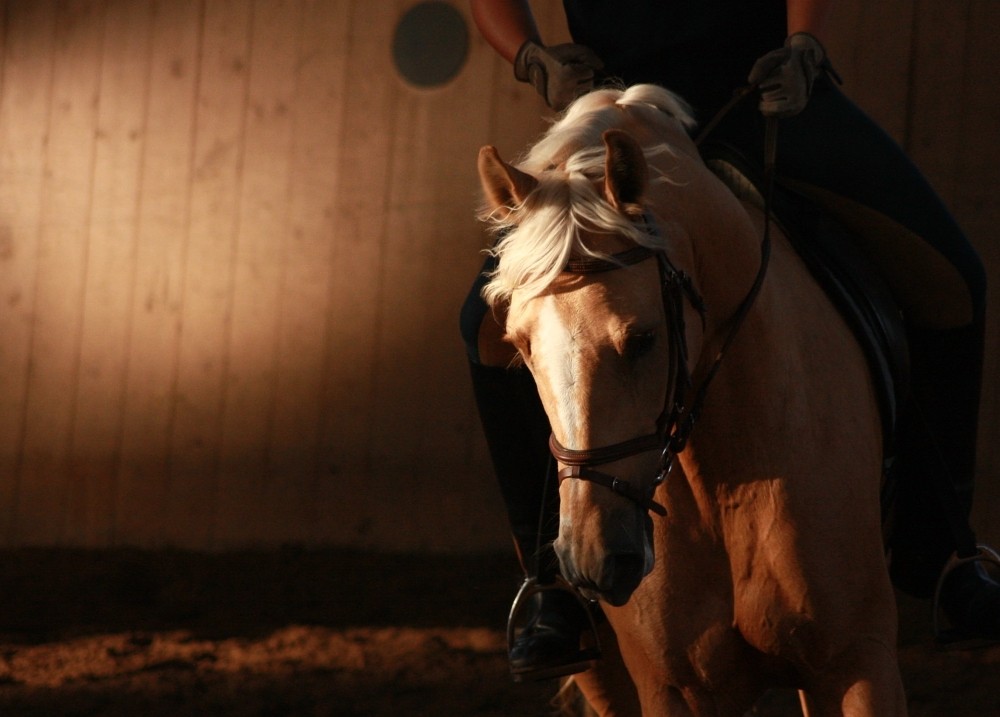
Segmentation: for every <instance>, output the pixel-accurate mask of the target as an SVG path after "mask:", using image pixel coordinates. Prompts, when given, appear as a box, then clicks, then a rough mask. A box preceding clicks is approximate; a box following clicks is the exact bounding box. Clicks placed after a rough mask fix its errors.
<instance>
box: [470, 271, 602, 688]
mask: <svg viewBox="0 0 1000 717" xmlns="http://www.w3.org/2000/svg"><path fill="white" fill-rule="evenodd" d="M482 285H483V275H482V274H480V276H479V277H478V278H477V281H476V282H475V284H474V285H473V287H472V291H471V292H470V294H469V296H468V298H467V299H466V302H465V305H464V306H463V308H462V317H461V323H462V327H461V328H462V335H463V338H464V339H465V343H466V348H467V352H468V357H469V368H470V374H471V378H472V387H473V393H474V396H475V399H476V406H477V408H478V410H479V416H480V420H481V422H482V426H483V431H484V434H485V436H486V442H487V446H488V448H489V452H490V458H491V461H492V463H493V467H494V470H495V472H496V477H497V481H498V483H499V486H500V493H501V495H502V497H503V500H504V504H505V506H506V508H507V516H508V518H509V520H510V526H511V534H512V536H513V538H514V545H515V549H516V551H517V555H518V559H519V560H520V562H521V567H522V568H523V569H524V573H525V576H526V577H530V578H533V579H535V580H537V581H538V582H539V583H540V584H542V585H546V584H551V583H552V582H554V580H555V579H556V576H557V575H558V571H559V566H558V564H557V561H556V558H555V552H554V551H553V549H552V541H553V540H555V538H556V534H557V531H558V526H559V513H558V505H559V504H558V493H557V490H558V484H557V480H556V477H555V471H554V468H555V466H554V463H553V461H552V459H551V457H550V455H549V451H548V437H549V423H548V418H547V417H546V415H545V411H544V409H543V408H542V405H541V401H540V400H539V398H538V391H537V389H536V388H535V383H534V380H533V379H532V377H531V374H530V372H529V371H528V370H527V369H525V368H524V367H511V366H510V359H511V357H512V354H511V352H510V349H509V347H505V346H502V345H498V342H501V339H502V336H501V334H502V332H501V331H500V330H499V327H498V325H497V322H496V318H495V316H494V314H493V313H492V312H491V311H490V310H489V308H488V307H486V305H485V304H484V302H483V300H482V298H481V296H480V293H479V292H480V290H481V288H482ZM526 612H529V613H530V614H528V615H524V616H522V617H524V623H525V628H524V629H523V630H522V631H521V633H520V634H519V635H517V636H516V638H515V640H514V643H513V645H512V648H511V653H510V662H511V670H512V672H513V674H514V675H515V678H518V679H520V678H531V677H533V676H536V675H539V676H554V675H556V674H559V673H565V671H564V670H561V669H560V668H561V667H564V666H575V665H576V664H577V663H578V662H579V661H580V660H579V658H578V653H579V645H580V635H581V632H582V630H583V627H584V626H585V625H586V624H587V622H588V618H587V616H586V614H584V613H583V611H582V609H581V608H580V607H579V605H578V603H577V601H576V599H575V597H574V596H572V595H570V594H569V593H567V592H565V591H563V590H544V591H542V592H539V593H537V594H536V595H535V596H534V597H533V598H532V599H531V603H530V604H529V605H528V607H527V610H526ZM571 671H575V670H571Z"/></svg>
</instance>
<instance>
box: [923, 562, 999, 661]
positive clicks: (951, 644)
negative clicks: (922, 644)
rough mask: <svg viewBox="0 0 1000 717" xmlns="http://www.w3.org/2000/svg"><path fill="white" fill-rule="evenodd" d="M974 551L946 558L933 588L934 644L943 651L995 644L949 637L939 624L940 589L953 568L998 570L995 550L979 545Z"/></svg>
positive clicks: (987, 641) (986, 641)
mask: <svg viewBox="0 0 1000 717" xmlns="http://www.w3.org/2000/svg"><path fill="white" fill-rule="evenodd" d="M976 551H977V552H976V554H975V555H970V556H968V557H965V558H960V557H958V553H952V554H951V557H950V558H948V562H947V563H945V565H944V568H943V569H942V570H941V575H940V577H938V581H937V586H936V587H935V588H934V602H933V608H932V609H933V611H934V618H933V619H934V642H935V643H936V644H937V645H938V646H939V647H941V648H943V649H951V650H960V649H968V648H973V647H981V646H985V645H992V644H996V643H995V641H993V640H977V639H973V640H963V639H962V638H961V637H959V638H955V637H949V634H948V630H946V629H945V628H944V627H943V626H942V624H941V589H942V588H943V586H944V581H945V580H946V579H947V578H948V576H949V575H950V574H951V572H952V571H953V570H954V569H955V568H957V567H959V566H960V565H967V564H969V563H992V564H993V565H995V566H996V567H997V568H1000V553H997V551H996V550H994V549H993V548H991V547H990V546H988V545H983V544H982V543H979V544H977V545H976Z"/></svg>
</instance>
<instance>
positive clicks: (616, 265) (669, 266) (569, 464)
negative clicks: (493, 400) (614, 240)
mask: <svg viewBox="0 0 1000 717" xmlns="http://www.w3.org/2000/svg"><path fill="white" fill-rule="evenodd" d="M754 89H756V88H754V87H749V88H745V89H744V90H741V91H740V92H739V93H737V95H736V96H734V98H733V100H732V101H731V102H730V103H729V104H727V105H726V106H725V107H723V108H722V110H721V111H720V112H719V114H717V115H716V116H715V117H714V118H713V119H712V121H711V122H710V123H709V124H708V126H707V127H706V128H705V130H703V131H702V133H701V134H700V135H699V136H698V138H697V140H696V143H698V144H700V143H701V141H702V140H703V139H704V138H705V136H706V135H707V134H708V132H710V131H711V129H712V128H714V127H715V125H716V124H717V123H718V122H719V120H721V118H722V117H723V116H724V115H725V114H726V113H728V112H729V111H730V110H731V109H732V108H733V107H734V106H735V105H736V104H737V103H738V102H739V101H741V100H742V99H743V98H745V97H747V96H748V95H750V94H751V92H752V91H753V90H754ZM776 144H777V120H775V119H774V118H770V117H769V118H767V121H766V130H765V137H764V188H765V198H764V231H763V236H762V237H761V247H760V254H761V257H760V265H759V267H758V269H757V275H756V277H755V278H754V282H753V285H752V286H751V287H750V290H749V291H748V292H747V294H746V296H744V297H743V300H742V301H741V302H740V305H739V306H738V307H737V308H736V311H735V312H734V314H733V316H732V318H731V319H730V327H729V332H728V334H727V335H726V338H725V340H724V341H723V343H722V346H721V348H720V349H719V352H718V353H717V354H716V356H715V359H714V360H713V362H712V365H711V366H710V367H709V369H708V372H707V373H706V375H705V378H704V380H703V381H702V382H701V385H700V386H699V387H698V390H697V392H696V393H695V394H694V397H693V399H692V401H691V403H690V406H687V405H685V399H686V397H687V393H688V391H689V389H690V388H691V386H692V383H691V374H690V369H689V367H688V364H687V360H688V347H687V334H686V330H685V325H684V301H685V299H686V300H687V301H688V303H690V304H691V306H692V307H693V308H694V309H695V310H696V311H697V312H698V314H699V316H700V317H701V320H702V323H704V321H705V311H706V309H705V303H704V301H703V300H702V298H701V296H700V295H699V294H698V293H697V291H696V290H695V288H694V285H693V283H692V281H691V277H690V276H689V275H688V274H687V273H686V272H684V271H682V270H679V269H677V268H676V267H675V266H674V265H673V263H672V262H671V261H670V259H669V258H668V257H667V255H666V253H665V252H664V251H654V250H653V249H649V248H647V247H643V246H636V247H633V248H631V249H628V250H626V251H623V252H619V253H617V254H613V255H612V256H610V257H609V258H607V259H602V258H587V259H579V260H574V261H570V262H569V263H568V264H567V266H566V268H565V269H564V272H565V273H570V274H595V273H601V272H606V271H614V270H616V269H620V268H623V267H625V266H631V265H634V264H638V263H640V262H642V261H645V260H646V259H649V258H651V257H654V256H655V257H656V259H657V262H658V264H659V271H660V286H661V295H662V299H663V308H664V314H665V316H666V323H667V335H668V339H669V346H670V348H669V370H670V377H669V380H668V381H667V386H668V389H667V395H666V396H665V398H664V407H663V410H662V411H661V412H660V415H659V417H658V418H657V419H656V430H655V431H654V432H653V433H649V434H646V435H644V436H638V437H636V438H630V439H628V440H625V441H621V442H619V443H614V444H611V445H608V446H602V447H598V448H587V449H583V450H575V449H571V448H566V447H565V446H563V445H562V444H561V443H559V441H558V440H557V439H556V437H555V434H551V435H550V436H549V450H550V451H551V452H552V455H553V457H555V459H556V460H558V461H559V462H560V463H562V464H563V465H565V466H566V467H565V468H563V469H561V470H560V471H559V474H558V475H559V482H560V483H561V482H562V481H564V480H566V479H567V478H576V479H578V480H586V481H590V482H592V483H596V484H597V485H601V486H604V487H606V488H609V489H611V490H612V491H614V492H615V493H617V494H619V495H621V496H623V497H625V498H628V499H629V500H631V501H632V502H633V503H636V504H637V505H638V506H640V507H641V508H643V509H645V510H647V511H650V510H651V511H653V512H654V513H656V514H657V515H661V516H666V514H667V510H666V508H664V507H663V506H662V505H660V504H659V503H656V502H655V501H654V500H653V494H654V493H655V491H656V488H657V487H658V486H659V485H660V484H661V483H663V482H664V481H665V480H666V479H667V476H669V475H670V472H671V470H672V469H673V465H674V458H675V457H676V455H677V454H678V453H680V452H681V451H683V450H684V448H685V447H686V446H687V443H688V440H689V438H690V436H691V432H692V431H693V430H694V426H695V423H696V422H697V420H698V417H699V415H700V414H701V411H702V408H703V406H704V403H705V399H706V397H707V395H708V389H709V386H710V385H711V383H712V380H713V379H714V378H715V376H716V374H717V373H718V371H719V368H720V367H721V366H722V361H723V359H724V358H725V356H726V353H727V352H728V350H729V347H730V345H731V344H732V343H733V341H734V340H735V338H736V336H737V334H738V333H739V331H740V328H741V327H742V326H743V323H744V321H745V320H746V317H747V315H748V314H749V313H750V309H751V308H752V307H753V305H754V302H756V300H757V297H758V296H759V295H760V291H761V288H762V287H763V284H764V277H765V276H766V275H767V268H768V265H769V262H770V256H771V231H770V230H771V198H772V190H773V185H774V160H775V154H776ZM644 221H645V222H646V224H647V225H649V226H650V227H653V226H654V224H653V222H652V219H651V217H649V216H648V215H646V217H645V218H644ZM671 384H672V389H671ZM653 450H659V451H661V453H660V470H659V473H658V474H657V475H656V476H655V477H654V479H653V482H652V483H651V485H650V486H649V488H646V489H644V488H641V487H638V486H635V485H633V484H631V483H629V482H628V481H625V480H622V479H620V478H617V477H615V476H613V475H610V474H608V473H603V472H601V471H598V470H595V468H594V467H595V466H601V465H604V464H607V463H613V462H615V461H618V460H622V459H624V458H629V457H631V456H634V455H638V454H640V453H645V452H647V451H653Z"/></svg>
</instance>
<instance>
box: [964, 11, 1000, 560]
mask: <svg viewBox="0 0 1000 717" xmlns="http://www.w3.org/2000/svg"><path fill="white" fill-rule="evenodd" d="M998 28H1000V4H998V3H996V2H993V1H992V0H973V1H972V2H971V3H970V9H969V14H968V30H967V32H966V35H965V40H966V45H965V75H964V78H963V87H964V93H963V99H962V107H963V112H962V113H961V117H962V125H961V127H962V129H961V132H960V135H959V136H960V139H961V140H963V141H962V142H961V144H960V146H959V153H960V156H961V169H960V174H959V176H958V177H957V178H956V182H957V183H958V197H957V199H956V202H955V209H956V212H957V213H958V216H959V221H960V222H961V223H962V225H963V226H964V228H965V229H966V231H968V233H969V236H970V237H971V239H972V241H973V244H974V245H975V246H976V248H977V249H978V250H979V253H980V255H981V256H982V258H983V262H984V263H985V265H986V271H987V279H988V282H989V283H988V286H989V289H990V295H989V298H990V300H989V303H988V308H987V315H986V364H985V369H984V372H983V378H984V380H983V393H982V403H981V406H980V413H979V415H980V426H979V463H978V468H979V471H978V475H977V483H976V490H977V493H976V502H975V510H974V519H975V522H974V525H975V527H976V529H977V530H978V531H979V536H980V538H981V539H983V540H985V541H986V542H989V543H990V544H992V545H994V546H996V545H998V544H1000V482H998V480H997V479H998V476H1000V444H998V442H997V440H996V436H997V427H998V426H1000V380H998V375H1000V290H998V287H1000V245H998V242H997V240H996V233H997V226H998V225H1000V138H998V132H997V128H998V127H1000V91H998V90H997V83H996V80H995V78H996V77H997V75H998V73H1000V47H998V46H997V41H996V38H997V30H998Z"/></svg>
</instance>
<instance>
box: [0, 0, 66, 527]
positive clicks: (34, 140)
mask: <svg viewBox="0 0 1000 717" xmlns="http://www.w3.org/2000/svg"><path fill="white" fill-rule="evenodd" d="M3 9H4V15H3V22H4V27H3V31H4V40H5V41H4V46H3V55H2V59H3V67H2V75H0V78H2V85H0V92H2V94H0V177H2V178H3V179H2V181H0V337H2V341H0V544H4V545H13V544H16V543H17V542H18V541H19V536H18V535H17V532H16V529H17V525H18V523H19V522H20V521H19V516H18V508H19V489H20V479H19V475H18V474H19V468H20V465H21V461H22V443H23V435H24V417H25V404H26V400H27V390H28V372H29V368H28V367H29V366H30V363H31V360H32V359H31V348H32V344H31V337H32V332H33V317H34V314H35V284H36V281H37V275H38V235H39V226H40V222H41V206H42V185H43V177H44V172H43V167H42V166H41V163H40V162H39V161H38V158H39V157H42V156H44V154H45V142H46V129H47V127H48V114H49V108H50V91H51V87H52V82H51V78H52V64H53V57H54V53H53V45H52V42H53V23H54V12H55V4H54V2H43V1H41V0H39V1H37V2H24V1H22V2H8V3H6V4H5V5H4V7H3ZM26 120H27V121H26Z"/></svg>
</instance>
